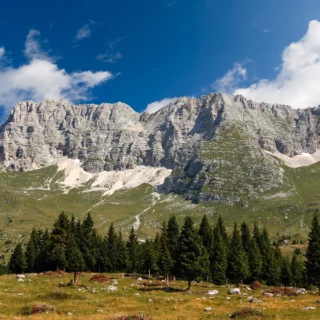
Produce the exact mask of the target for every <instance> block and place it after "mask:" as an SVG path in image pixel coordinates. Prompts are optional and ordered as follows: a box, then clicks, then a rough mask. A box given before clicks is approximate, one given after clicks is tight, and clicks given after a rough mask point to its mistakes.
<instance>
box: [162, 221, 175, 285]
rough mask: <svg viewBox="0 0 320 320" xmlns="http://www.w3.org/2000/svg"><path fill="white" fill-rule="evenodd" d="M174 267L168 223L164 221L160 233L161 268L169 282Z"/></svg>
mask: <svg viewBox="0 0 320 320" xmlns="http://www.w3.org/2000/svg"><path fill="white" fill-rule="evenodd" d="M172 267H173V261H172V259H171V255H170V252H169V246H168V233H167V225H166V223H165V222H163V224H162V230H161V235H160V254H159V269H160V272H161V273H162V274H163V275H164V276H165V278H166V282H167V283H168V281H169V274H170V272H171V271H172Z"/></svg>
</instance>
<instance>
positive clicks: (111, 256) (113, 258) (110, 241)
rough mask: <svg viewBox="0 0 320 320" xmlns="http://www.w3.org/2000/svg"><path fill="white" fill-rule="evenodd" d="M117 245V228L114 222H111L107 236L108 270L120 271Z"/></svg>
mask: <svg viewBox="0 0 320 320" xmlns="http://www.w3.org/2000/svg"><path fill="white" fill-rule="evenodd" d="M117 245H118V239H117V234H116V230H115V228H114V225H113V223H111V225H110V227H109V230H108V237H107V255H108V262H109V264H108V269H109V270H108V271H109V272H115V271H118V270H117V268H118V266H117V260H118V253H117Z"/></svg>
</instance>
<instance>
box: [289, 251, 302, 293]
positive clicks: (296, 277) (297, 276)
mask: <svg viewBox="0 0 320 320" xmlns="http://www.w3.org/2000/svg"><path fill="white" fill-rule="evenodd" d="M290 269H291V281H290V282H291V284H292V285H293V286H295V287H299V288H302V287H303V286H304V278H305V277H304V265H303V261H302V259H301V258H300V257H299V256H298V255H297V254H293V256H292V259H291V265H290Z"/></svg>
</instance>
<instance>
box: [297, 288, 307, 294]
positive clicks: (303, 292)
mask: <svg viewBox="0 0 320 320" xmlns="http://www.w3.org/2000/svg"><path fill="white" fill-rule="evenodd" d="M296 293H297V294H306V293H307V290H306V289H304V288H300V289H297V291H296Z"/></svg>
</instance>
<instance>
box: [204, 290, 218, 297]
mask: <svg viewBox="0 0 320 320" xmlns="http://www.w3.org/2000/svg"><path fill="white" fill-rule="evenodd" d="M207 294H209V295H210V296H214V295H217V294H219V291H218V290H209V291H208V292H207Z"/></svg>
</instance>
